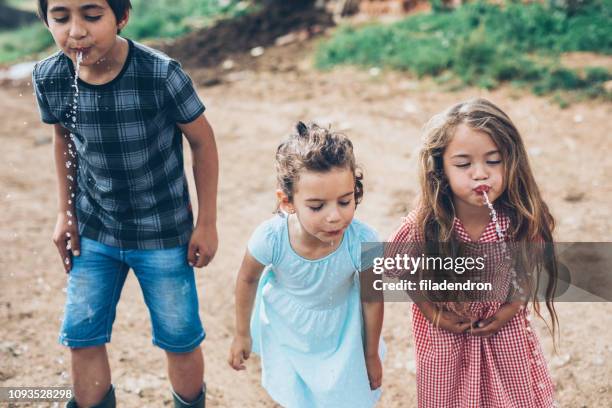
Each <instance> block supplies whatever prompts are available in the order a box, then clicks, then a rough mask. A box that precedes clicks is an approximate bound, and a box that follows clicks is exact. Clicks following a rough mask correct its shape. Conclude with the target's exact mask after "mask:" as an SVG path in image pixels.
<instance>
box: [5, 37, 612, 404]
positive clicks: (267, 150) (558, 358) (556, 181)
mask: <svg viewBox="0 0 612 408" xmlns="http://www.w3.org/2000/svg"><path fill="white" fill-rule="evenodd" d="M294 48H295V49H297V48H296V47H295V46H294ZM298 48H299V47H298ZM306 48H308V47H306ZM275 53H276V54H275ZM281 54H282V52H280V51H274V50H270V51H268V50H266V52H265V53H264V55H263V56H261V57H260V59H261V61H262V62H261V64H260V65H261V66H260V65H258V64H251V66H250V69H249V70H244V69H242V68H240V65H238V66H237V67H234V68H233V69H232V70H228V72H227V73H226V74H224V75H223V77H219V78H216V77H211V76H212V75H217V73H214V72H211V71H190V73H191V74H192V75H193V76H194V78H195V79H196V82H197V83H216V84H217V85H216V86H210V87H200V88H199V93H200V96H201V97H202V99H203V100H204V102H205V104H206V105H207V107H208V110H207V113H206V115H207V117H208V118H209V120H210V122H211V123H212V124H213V126H214V129H215V132H216V136H217V142H218V146H219V152H220V158H221V179H220V187H219V220H218V228H219V238H220V247H219V251H218V253H217V255H216V258H215V260H214V262H213V263H212V264H211V265H210V267H208V268H205V269H202V270H199V271H198V272H197V282H198V288H199V293H200V296H201V298H200V299H201V316H202V319H203V322H204V324H205V327H206V331H207V333H208V336H207V339H206V340H205V341H204V343H203V348H204V352H205V359H206V381H207V384H208V390H209V391H208V406H210V407H271V406H275V404H274V402H273V401H272V400H271V399H270V398H269V397H268V396H267V394H266V392H265V391H264V390H263V388H262V387H261V386H260V365H259V360H258V359H257V357H253V358H252V359H251V360H249V362H248V369H247V371H246V372H240V373H237V372H234V371H233V370H232V369H230V368H229V367H228V365H227V363H226V357H227V354H228V348H229V345H230V341H231V336H232V331H233V325H234V323H233V320H234V319H233V303H234V301H233V287H234V280H235V276H236V273H237V270H238V266H239V263H240V259H241V257H242V254H243V253H244V250H245V246H246V242H247V239H248V237H249V235H250V233H251V232H252V231H253V229H254V228H255V226H256V225H258V224H259V223H260V222H262V221H263V220H265V219H266V218H268V217H269V216H271V212H272V210H273V208H274V189H275V184H274V183H275V182H274V180H275V178H274V165H273V156H274V151H275V147H276V145H277V143H278V142H279V140H280V139H281V138H282V137H283V136H284V135H286V134H287V133H288V132H289V131H291V129H292V127H293V125H294V123H295V122H296V121H297V120H307V121H309V120H314V121H317V122H319V123H322V124H327V123H331V124H332V126H333V127H334V128H336V129H343V130H344V131H345V132H346V133H347V134H349V135H350V136H351V138H352V140H353V141H354V144H355V146H356V153H357V157H358V161H359V162H360V163H361V165H362V167H363V169H364V171H365V196H364V201H363V204H362V205H361V206H360V207H359V209H358V211H357V217H358V218H360V219H361V220H364V221H366V222H368V223H369V224H371V225H372V226H374V227H376V228H377V229H378V230H379V231H380V233H381V234H382V236H388V235H389V234H390V233H391V232H392V231H393V230H394V229H395V228H396V227H397V226H398V225H399V223H400V219H401V217H402V216H403V215H405V214H406V213H407V211H408V210H409V209H410V208H411V203H412V201H413V199H414V198H415V192H416V191H417V179H416V167H415V157H416V151H417V150H418V148H419V138H420V132H419V131H420V128H421V126H422V125H423V123H424V122H425V121H426V120H427V119H428V118H429V117H430V116H431V115H432V114H434V113H437V112H438V111H440V110H442V109H444V108H446V107H447V106H449V105H450V104H453V103H455V102H457V101H459V100H463V99H466V98H469V97H474V96H478V95H481V96H486V97H488V98H490V99H492V100H493V101H495V102H496V103H497V104H499V105H500V106H501V107H502V108H503V109H504V110H505V111H506V112H507V113H508V114H509V115H510V116H511V117H512V118H513V120H514V121H515V123H516V124H517V125H518V127H519V129H520V130H521V132H522V134H523V136H524V138H525V141H526V144H527V146H528V151H529V154H530V159H531V163H532V166H533V169H534V172H535V175H536V178H537V181H538V182H539V185H540V188H541V190H542V192H543V194H544V197H545V199H546V201H547V202H548V204H549V205H550V207H551V210H552V212H553V214H554V216H555V217H556V220H557V222H558V226H557V230H556V238H557V239H558V240H559V241H612V233H611V227H612V221H611V220H610V216H611V214H610V204H609V203H610V202H611V201H612V188H611V184H610V180H609V177H610V175H611V174H612V171H611V170H612V169H611V164H612V159H611V158H610V156H609V153H610V135H611V134H612V124H611V122H610V117H611V114H612V105H610V104H605V103H602V102H595V101H588V102H580V103H576V104H573V105H571V106H570V107H569V108H567V109H564V110H562V109H560V108H559V107H558V106H556V105H554V104H552V103H551V102H550V99H549V98H540V97H536V96H533V95H531V94H528V93H526V92H524V91H516V90H513V89H510V88H504V89H501V90H498V91H494V92H488V91H483V90H477V89H466V90H462V91H458V92H454V93H450V92H442V91H441V90H440V89H439V88H437V87H436V86H435V85H434V84H433V83H431V82H429V81H417V80H416V79H414V78H411V77H410V76H408V75H405V74H398V73H385V72H383V73H382V74H380V75H375V76H373V75H371V74H369V73H368V72H360V71H356V70H353V69H340V70H337V71H334V72H331V73H321V72H316V71H314V70H313V69H312V68H310V66H311V61H310V53H308V52H305V51H300V52H293V53H291V54H290V55H289V56H287V55H285V58H284V59H282V61H284V62H283V63H282V64H281V61H280V60H279V59H278V58H279V55H281ZM249 58H250V57H249ZM274 58H277V59H276V60H275V59H274ZM266 61H267V62H266ZM258 67H259V68H258ZM255 68H257V69H255ZM281 68H282V69H281ZM0 123H1V125H0V126H1V127H2V131H1V132H0V138H1V142H0V143H1V145H2V160H0V203H1V209H2V211H0V245H1V246H2V248H3V250H2V251H1V252H0V288H1V289H0V327H1V332H0V386H43V385H46V386H51V385H61V384H68V383H69V382H70V374H69V371H70V369H69V355H68V351H67V350H66V349H65V348H64V347H62V346H60V345H59V344H57V342H56V337H57V333H58V329H59V325H60V319H61V316H62V308H63V303H64V299H65V293H64V292H63V288H64V287H65V285H66V276H65V274H64V272H63V269H62V265H61V262H60V259H59V257H58V255H57V253H56V251H55V248H54V246H53V245H52V243H51V234H52V229H53V226H54V222H55V214H56V208H57V207H56V192H55V176H54V166H53V159H52V149H51V144H50V142H51V140H50V129H49V128H48V127H46V126H44V125H42V124H41V123H40V122H39V118H38V112H37V109H36V105H35V101H34V97H33V96H32V89H31V88H29V87H27V86H26V85H25V84H22V85H20V86H12V85H6V84H5V85H4V86H3V87H1V88H0ZM187 156H188V153H187ZM187 161H188V162H189V159H188V160H187ZM187 168H189V165H188V166H187ZM188 174H189V172H188ZM189 177H190V180H191V174H189ZM192 187H193V183H192ZM191 191H192V195H193V194H194V190H193V188H192V190H191ZM194 203H195V201H194ZM558 314H559V319H560V322H561V337H560V346H559V350H558V353H557V354H554V353H553V347H552V340H551V336H550V335H549V334H548V332H547V331H546V328H545V326H544V324H543V323H542V321H540V320H537V319H534V326H535V327H536V329H537V331H538V333H539V335H540V337H541V340H542V344H543V347H544V350H545V355H546V356H547V360H548V362H549V366H550V369H551V371H552V375H553V377H554V381H555V383H556V386H557V398H558V400H559V402H560V405H561V406H562V407H609V406H610V405H609V404H610V395H612V386H611V384H610V379H611V378H612V364H611V363H610V361H608V360H611V359H612V349H611V345H612V330H610V327H612V305H610V304H609V303H580V304H579V303H562V304H558ZM410 330H411V328H410V315H409V304H407V303H388V304H387V305H386V312H385V323H384V329H383V336H384V339H385V341H386V342H387V345H388V350H389V352H388V355H387V357H386V360H385V361H384V370H385V371H384V382H383V387H384V392H383V397H382V400H381V403H380V404H379V406H381V407H412V406H416V384H415V370H414V367H415V363H414V357H413V344H412V338H411V336H410ZM109 351H110V358H111V367H112V371H113V383H114V384H116V386H117V398H118V400H119V402H120V405H121V406H127V407H161V406H169V405H170V402H171V398H170V390H169V383H168V380H167V375H166V370H165V361H164V354H163V352H162V351H161V350H159V349H156V348H155V347H153V346H152V345H151V335H150V324H149V319H148V314H147V310H146V308H145V305H144V303H143V299H142V295H141V292H140V289H139V287H138V285H137V284H136V280H135V279H134V277H133V275H130V276H129V278H128V281H127V282H126V286H125V287H124V290H123V296H122V299H121V302H120V304H119V307H118V312H117V319H116V321H115V324H114V333H113V342H112V344H111V345H110V346H109ZM0 404H1V403H0ZM47 405H48V404H47ZM47 405H45V404H33V405H32V406H47ZM23 406H27V405H23Z"/></svg>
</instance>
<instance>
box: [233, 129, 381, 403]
mask: <svg viewBox="0 0 612 408" xmlns="http://www.w3.org/2000/svg"><path fill="white" fill-rule="evenodd" d="M276 170H277V179H278V187H279V189H278V190H277V198H278V203H279V204H278V214H277V215H276V216H274V217H273V218H271V219H269V220H268V221H265V222H264V223H262V224H261V225H259V227H257V229H256V230H255V232H254V233H253V235H252V237H251V239H250V241H249V244H248V249H247V251H246V254H245V256H244V259H243V261H242V266H241V267H240V272H239V274H238V279H237V282H236V334H235V337H234V341H233V343H232V347H231V350H230V356H229V361H228V362H229V364H230V365H231V366H232V367H233V368H234V369H236V370H243V369H245V365H244V364H245V360H247V359H248V358H249V355H250V353H251V350H253V351H254V352H256V353H257V354H259V355H260V356H261V363H262V384H263V386H264V388H265V389H266V390H267V391H268V393H269V394H270V396H271V397H272V398H273V399H274V400H275V401H276V402H278V403H279V404H281V405H283V406H285V407H308V408H312V407H334V408H339V407H351V408H358V407H372V406H373V405H375V404H376V402H377V401H378V399H379V398H380V393H381V390H380V386H381V382H382V364H381V356H382V354H383V349H384V344H383V342H382V340H381V339H380V332H381V328H382V320H383V303H382V301H370V302H365V301H364V302H363V303H362V301H361V298H360V288H359V273H360V270H362V268H361V265H360V263H361V244H362V243H364V242H377V241H379V239H378V236H377V234H376V232H375V231H374V230H373V229H372V228H370V227H369V226H367V225H366V224H364V223H362V222H360V221H358V220H355V219H353V215H354V213H355V208H356V206H357V204H358V203H359V201H360V199H361V196H362V194H363V189H362V183H361V179H362V175H361V172H360V171H359V169H358V168H357V166H356V164H355V157H354V155H353V146H352V143H351V142H350V140H349V139H348V138H346V137H345V136H343V135H340V134H337V133H334V132H331V131H330V130H329V129H324V128H321V127H318V126H317V125H314V124H312V125H309V126H306V125H304V124H303V123H301V122H300V123H298V125H297V133H295V134H294V135H292V136H290V137H289V138H288V139H287V140H286V141H284V142H283V143H282V144H281V145H280V146H279V147H278V150H277V153H276ZM364 267H365V266H364ZM262 273H263V275H262ZM253 305H255V307H254V308H253ZM249 321H250V324H249Z"/></svg>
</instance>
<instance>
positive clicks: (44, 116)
mask: <svg viewBox="0 0 612 408" xmlns="http://www.w3.org/2000/svg"><path fill="white" fill-rule="evenodd" d="M37 68H38V64H37V65H36V66H34V71H33V72H32V87H33V88H34V93H35V94H36V102H37V104H38V112H39V113H40V119H41V120H42V121H43V122H44V123H47V124H50V125H52V124H55V123H59V120H58V119H57V118H56V117H55V116H54V115H53V113H52V112H51V108H50V107H49V103H48V102H47V98H46V97H45V95H44V92H43V88H42V86H41V83H40V82H39V80H37V78H36V77H37V75H36V73H37Z"/></svg>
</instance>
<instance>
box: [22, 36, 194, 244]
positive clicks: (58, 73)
mask: <svg viewBox="0 0 612 408" xmlns="http://www.w3.org/2000/svg"><path fill="white" fill-rule="evenodd" d="M32 81H33V82H32V83H33V85H34V89H35V91H36V92H35V93H36V98H37V101H38V106H39V110H40V114H41V118H42V120H43V122H45V123H49V124H54V123H60V124H61V125H62V126H63V127H65V128H66V129H68V130H69V131H70V132H72V134H73V135H74V137H73V140H74V143H75V147H76V153H77V159H78V170H77V184H78V186H77V193H76V201H75V203H76V212H77V218H78V224H79V232H80V234H81V235H82V236H85V237H87V238H91V239H94V240H96V241H98V242H101V243H103V244H106V245H111V246H117V247H121V248H126V249H136V248H137V249H162V248H171V247H175V246H179V245H183V244H185V243H187V242H188V241H189V238H190V235H191V231H192V229H193V215H192V212H191V205H190V201H189V192H188V190H187V181H186V178H185V172H184V169H183V145H182V134H181V131H180V129H179V128H178V126H177V123H189V122H191V121H193V120H195V119H196V118H198V117H199V116H200V115H201V114H202V113H203V112H204V105H203V104H202V102H201V101H200V99H199V97H198V95H197V94H196V92H195V90H194V88H193V84H192V82H191V79H190V78H189V77H188V76H187V75H186V74H185V72H183V70H182V69H181V66H180V64H179V63H178V62H176V61H174V60H172V59H170V58H169V57H167V56H166V55H164V54H162V53H160V52H158V51H155V50H153V49H151V48H148V47H146V46H144V45H141V44H138V43H135V42H132V41H129V54H128V57H127V60H126V62H125V65H124V67H123V69H122V70H121V72H120V73H119V74H118V75H117V77H116V78H115V79H113V80H112V81H111V82H109V83H106V84H104V85H91V84H87V83H85V82H83V81H79V96H78V107H77V114H76V122H73V120H72V116H73V115H72V114H71V113H70V109H71V108H70V105H71V103H72V102H73V98H74V96H75V89H74V87H73V83H74V67H73V64H72V61H71V60H70V59H69V58H68V57H67V56H66V55H65V54H63V53H62V52H61V51H60V52H58V53H56V54H54V55H52V56H50V57H48V58H47V59H45V60H43V61H41V62H39V63H38V64H37V65H36V67H35V68H34V73H33V79H32ZM73 125H74V127H73ZM67 157H70V156H69V155H68V156H67Z"/></svg>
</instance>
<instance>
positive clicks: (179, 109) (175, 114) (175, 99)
mask: <svg viewBox="0 0 612 408" xmlns="http://www.w3.org/2000/svg"><path fill="white" fill-rule="evenodd" d="M166 103H167V104H168V112H169V114H170V116H171V117H172V119H173V120H174V121H175V122H177V123H189V122H193V121H194V120H195V119H197V118H198V117H199V116H200V115H201V114H202V113H203V112H204V109H205V108H204V104H203V103H202V101H201V100H200V98H199V96H198V94H197V93H196V91H195V89H194V88H193V83H192V81H191V78H189V76H188V75H187V74H186V73H185V71H183V69H182V68H181V65H180V64H179V63H178V62H176V61H174V60H172V61H170V64H169V66H168V76H167V78H166Z"/></svg>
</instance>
